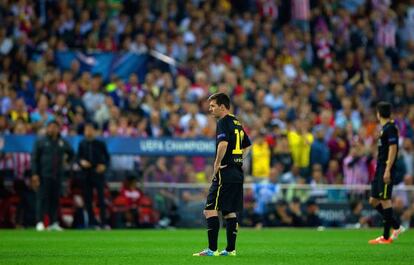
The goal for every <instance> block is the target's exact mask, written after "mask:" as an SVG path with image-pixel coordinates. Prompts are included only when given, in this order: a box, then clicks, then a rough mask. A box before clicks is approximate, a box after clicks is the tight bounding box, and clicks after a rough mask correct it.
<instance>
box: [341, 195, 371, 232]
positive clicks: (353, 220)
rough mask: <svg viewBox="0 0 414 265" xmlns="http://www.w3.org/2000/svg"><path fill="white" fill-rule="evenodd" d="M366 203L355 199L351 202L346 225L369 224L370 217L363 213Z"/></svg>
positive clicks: (352, 226) (350, 226) (355, 226)
mask: <svg viewBox="0 0 414 265" xmlns="http://www.w3.org/2000/svg"><path fill="white" fill-rule="evenodd" d="M363 208H364V205H363V204H362V202H361V201H359V200H355V201H351V203H350V210H351V212H350V214H349V215H348V216H347V217H346V220H345V227H349V228H361V227H367V226H369V222H370V218H369V217H367V216H363V215H362V210H363Z"/></svg>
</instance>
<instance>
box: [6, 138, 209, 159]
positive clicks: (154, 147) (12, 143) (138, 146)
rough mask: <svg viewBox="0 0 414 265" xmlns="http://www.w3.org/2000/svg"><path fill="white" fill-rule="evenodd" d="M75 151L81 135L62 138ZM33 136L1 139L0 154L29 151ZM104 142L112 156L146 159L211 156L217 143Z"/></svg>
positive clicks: (164, 140)
mask: <svg viewBox="0 0 414 265" xmlns="http://www.w3.org/2000/svg"><path fill="white" fill-rule="evenodd" d="M64 138H65V139H66V140H67V141H68V142H69V143H70V144H71V145H72V147H73V148H74V149H75V150H77V148H78V145H79V142H80V141H81V140H82V137H81V136H72V137H64ZM35 140H36V136H35V135H25V136H20V135H5V136H0V151H1V152H6V153H12V152H26V153H30V152H31V151H32V148H33V145H34V142H35ZM101 140H103V141H105V142H106V144H107V147H108V151H109V152H110V153H111V154H131V155H146V156H174V155H185V156H214V155H215V150H216V143H215V141H214V140H212V139H205V138H198V139H181V138H131V137H108V138H101Z"/></svg>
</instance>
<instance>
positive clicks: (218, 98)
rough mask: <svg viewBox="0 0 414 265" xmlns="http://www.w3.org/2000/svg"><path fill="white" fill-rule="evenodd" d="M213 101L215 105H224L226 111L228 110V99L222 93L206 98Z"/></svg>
mask: <svg viewBox="0 0 414 265" xmlns="http://www.w3.org/2000/svg"><path fill="white" fill-rule="evenodd" d="M212 100H215V101H216V103H217V105H219V106H220V105H224V107H226V109H230V98H229V96H227V95H226V94H224V93H215V94H213V95H211V96H210V97H209V98H208V101H212Z"/></svg>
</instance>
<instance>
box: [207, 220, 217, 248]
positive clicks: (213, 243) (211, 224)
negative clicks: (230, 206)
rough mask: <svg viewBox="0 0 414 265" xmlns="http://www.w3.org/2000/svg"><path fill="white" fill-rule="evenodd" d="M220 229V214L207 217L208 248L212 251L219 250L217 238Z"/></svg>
mask: <svg viewBox="0 0 414 265" xmlns="http://www.w3.org/2000/svg"><path fill="white" fill-rule="evenodd" d="M219 229H220V221H219V218H218V216H213V217H210V218H208V219H207V234H208V248H209V249H210V250H212V251H216V250H217V240H218V234H219Z"/></svg>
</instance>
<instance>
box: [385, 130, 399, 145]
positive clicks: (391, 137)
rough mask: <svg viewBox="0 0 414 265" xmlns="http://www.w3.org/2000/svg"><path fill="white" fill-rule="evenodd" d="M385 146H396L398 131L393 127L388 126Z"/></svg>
mask: <svg viewBox="0 0 414 265" xmlns="http://www.w3.org/2000/svg"><path fill="white" fill-rule="evenodd" d="M387 144H388V145H393V144H398V129H397V127H395V126H390V128H389V129H388V134H387Z"/></svg>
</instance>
